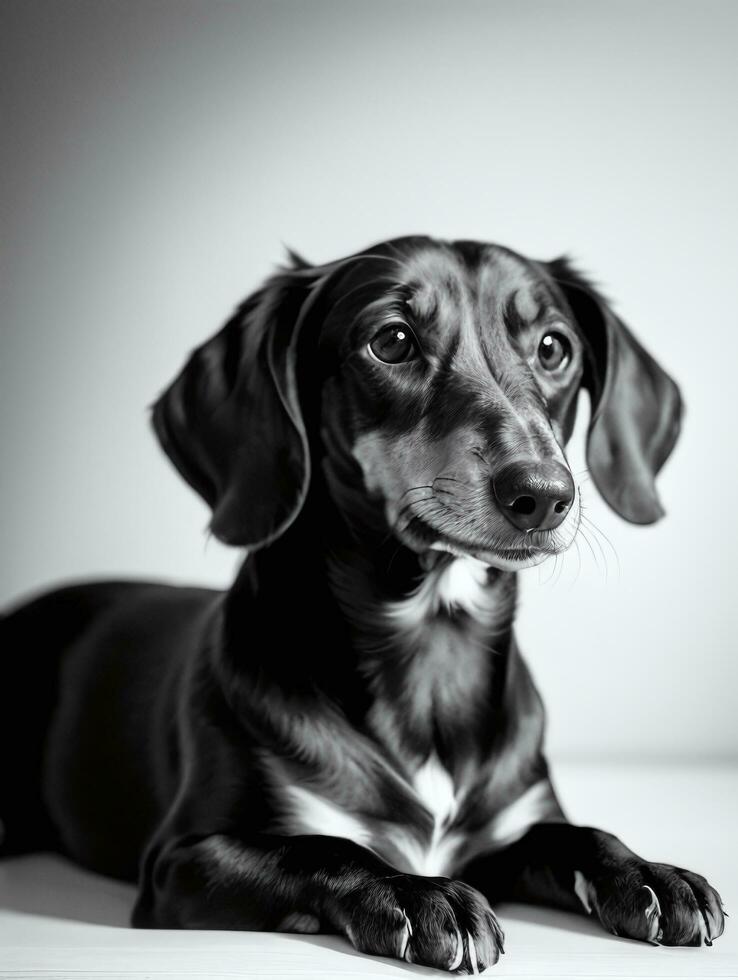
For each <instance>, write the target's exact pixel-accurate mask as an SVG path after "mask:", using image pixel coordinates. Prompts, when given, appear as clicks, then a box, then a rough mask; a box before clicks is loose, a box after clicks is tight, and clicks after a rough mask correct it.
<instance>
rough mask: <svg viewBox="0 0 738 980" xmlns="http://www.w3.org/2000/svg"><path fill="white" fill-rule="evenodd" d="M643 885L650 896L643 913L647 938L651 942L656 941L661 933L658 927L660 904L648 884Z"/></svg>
mask: <svg viewBox="0 0 738 980" xmlns="http://www.w3.org/2000/svg"><path fill="white" fill-rule="evenodd" d="M643 887H644V888H645V889H646V891H647V892H648V893H649V895H650V896H651V901H650V902H649V904H648V906H647V907H646V910H645V912H644V915H645V916H646V921H647V922H648V937H647V938H648V939H649V940H650V941H651V942H657V941H658V938H659V935H660V934H662V930H661V929H660V928H659V924H660V918H661V905H660V904H659V900H658V898H657V896H656V892H655V891H654V890H653V888H651V886H650V885H644V886H643ZM662 935H663V934H662Z"/></svg>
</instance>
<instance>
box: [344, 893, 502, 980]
mask: <svg viewBox="0 0 738 980" xmlns="http://www.w3.org/2000/svg"><path fill="white" fill-rule="evenodd" d="M342 912H343V916H342V917H344V918H345V923H344V931H345V933H346V935H347V936H348V938H349V939H350V940H351V942H352V943H353V945H354V946H355V947H356V949H358V950H360V951H361V952H363V953H371V954H373V955H375V956H393V957H397V958H399V959H403V960H406V961H407V962H408V963H417V964H419V965H422V966H430V967H435V968H436V969H440V970H448V971H450V972H452V973H481V971H482V970H484V969H486V968H487V967H488V966H492V965H493V964H495V963H496V962H497V960H498V959H499V957H500V953H501V952H504V950H503V948H502V943H503V939H504V937H503V934H502V930H501V929H500V926H499V924H498V922H497V919H496V918H495V915H494V912H493V911H492V909H491V908H490V907H489V905H488V904H487V900H486V899H485V898H484V897H483V896H482V895H480V893H479V892H478V891H476V890H475V889H474V888H471V887H470V886H469V885H466V884H464V883H463V882H460V881H451V880H449V879H447V878H424V877H420V876H418V875H404V874H399V875H393V876H392V877H390V878H380V879H376V880H375V881H373V882H371V883H370V884H368V885H363V886H362V887H361V888H357V889H356V890H354V891H352V892H351V893H349V894H348V895H347V896H345V898H344V903H343V908H342Z"/></svg>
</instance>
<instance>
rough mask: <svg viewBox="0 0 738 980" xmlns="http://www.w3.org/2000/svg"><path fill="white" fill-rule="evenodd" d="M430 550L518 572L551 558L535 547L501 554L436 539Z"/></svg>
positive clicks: (545, 552) (547, 553)
mask: <svg viewBox="0 0 738 980" xmlns="http://www.w3.org/2000/svg"><path fill="white" fill-rule="evenodd" d="M430 550H431V551H441V552H445V553H446V554H449V555H453V556H454V557H455V558H474V559H475V560H476V561H479V562H481V563H482V564H484V565H487V566H488V567H490V568H497V569H499V570H500V571H504V572H519V571H522V570H523V569H524V568H533V567H534V566H535V565H540V564H542V563H543V562H544V561H546V559H548V558H552V557H553V553H552V552H550V551H543V550H541V549H536V548H525V549H522V548H521V549H520V555H519V556H517V555H511V554H510V552H509V551H508V552H507V553H506V554H504V555H502V554H499V553H498V552H496V551H490V550H488V549H485V550H479V551H476V550H474V549H471V548H469V549H468V550H467V549H461V548H458V547H457V546H455V545H452V544H451V543H449V542H445V541H436V542H434V543H433V544H432V545H431V546H430Z"/></svg>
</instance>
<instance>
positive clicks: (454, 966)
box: [448, 926, 464, 972]
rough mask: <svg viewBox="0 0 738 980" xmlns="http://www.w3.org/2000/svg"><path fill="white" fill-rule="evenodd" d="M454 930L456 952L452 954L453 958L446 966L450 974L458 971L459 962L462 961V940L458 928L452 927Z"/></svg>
mask: <svg viewBox="0 0 738 980" xmlns="http://www.w3.org/2000/svg"><path fill="white" fill-rule="evenodd" d="M454 929H455V930H456V952H455V953H454V958H453V959H452V960H451V962H450V963H449V965H448V969H449V970H450V971H452V972H453V971H454V970H458V968H459V967H460V966H461V961H462V960H463V959H464V940H463V937H462V935H461V932H460V931H459V927H458V926H454Z"/></svg>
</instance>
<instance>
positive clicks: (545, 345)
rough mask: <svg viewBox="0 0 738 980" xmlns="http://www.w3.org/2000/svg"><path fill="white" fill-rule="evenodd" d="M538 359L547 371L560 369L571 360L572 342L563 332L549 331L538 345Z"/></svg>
mask: <svg viewBox="0 0 738 980" xmlns="http://www.w3.org/2000/svg"><path fill="white" fill-rule="evenodd" d="M538 360H539V361H540V362H541V365H542V366H543V368H544V369H545V370H546V371H558V370H559V368H562V367H566V365H567V364H568V363H569V361H570V360H571V344H570V343H569V341H568V339H567V338H566V337H565V336H564V335H563V334H562V333H547V334H546V335H545V337H544V338H543V339H542V340H541V342H540V344H539V345H538Z"/></svg>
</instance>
